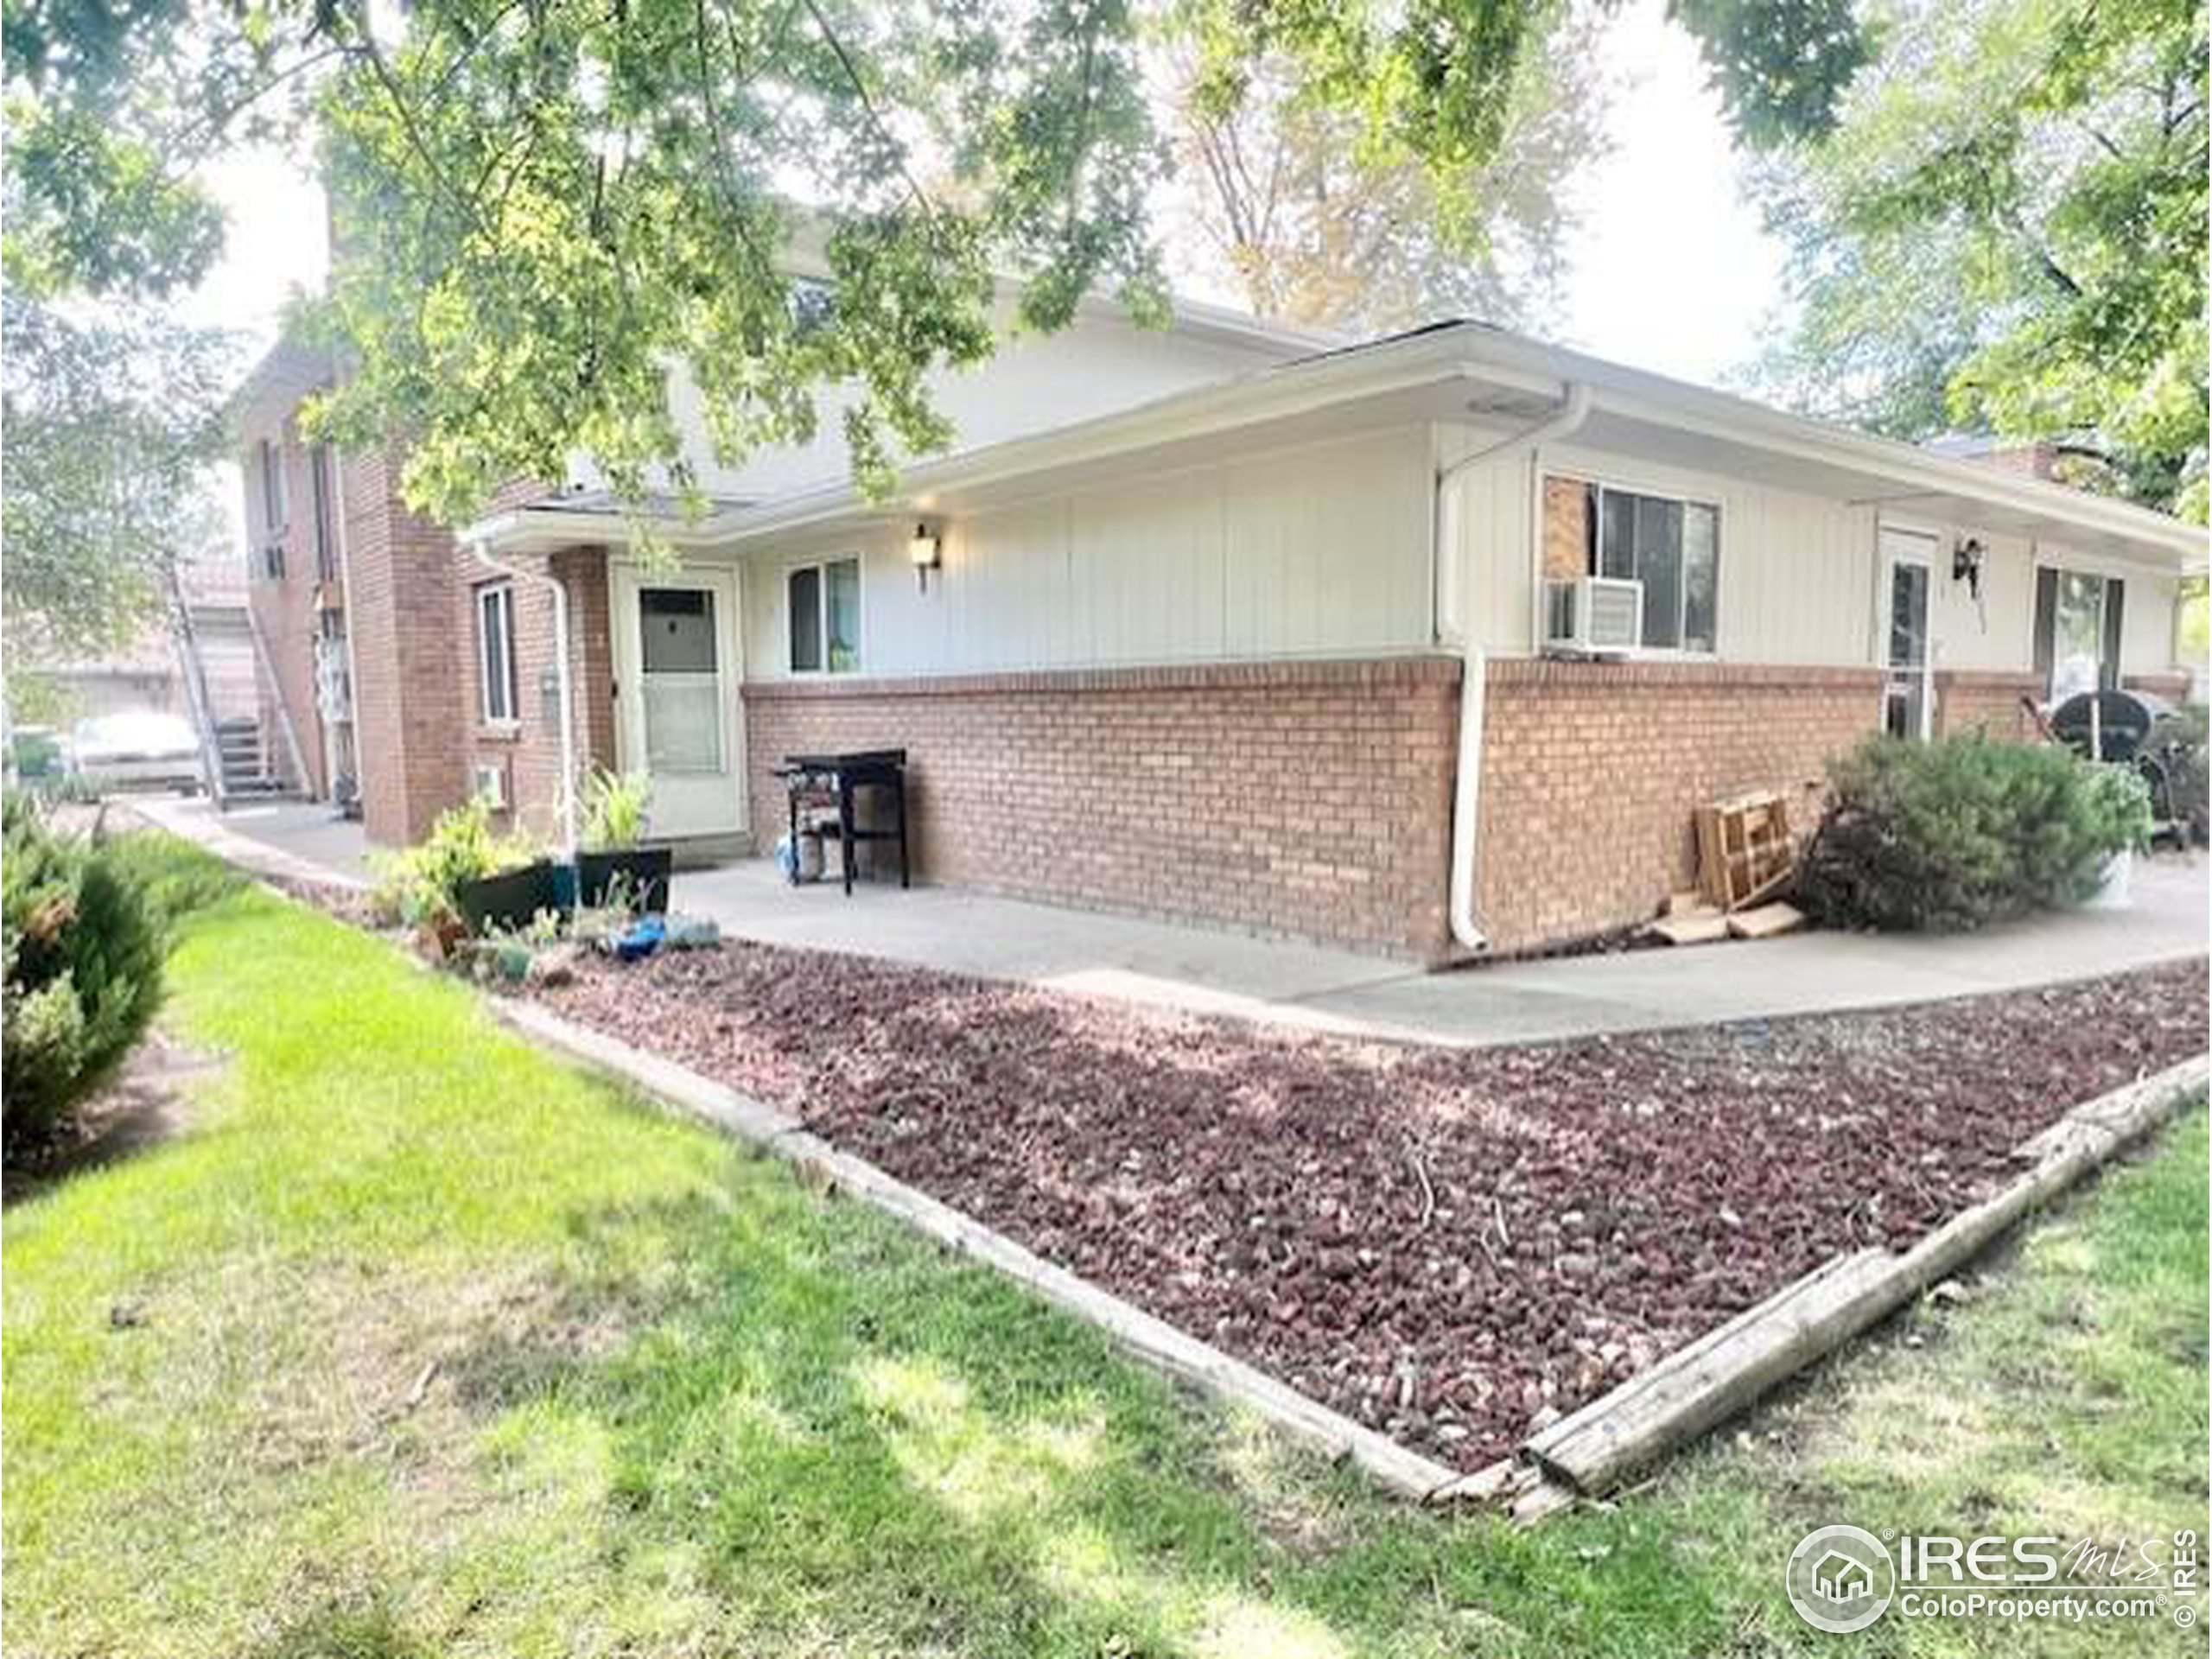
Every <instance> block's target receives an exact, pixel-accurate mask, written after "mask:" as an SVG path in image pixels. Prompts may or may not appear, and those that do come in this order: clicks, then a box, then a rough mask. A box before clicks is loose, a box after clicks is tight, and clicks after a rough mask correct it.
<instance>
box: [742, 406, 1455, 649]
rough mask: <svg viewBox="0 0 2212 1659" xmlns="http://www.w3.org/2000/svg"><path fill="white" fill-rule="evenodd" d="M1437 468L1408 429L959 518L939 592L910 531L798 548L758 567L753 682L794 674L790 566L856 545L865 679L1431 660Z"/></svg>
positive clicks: (804, 540) (750, 623) (798, 540)
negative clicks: (910, 541) (1424, 654)
mask: <svg viewBox="0 0 2212 1659" xmlns="http://www.w3.org/2000/svg"><path fill="white" fill-rule="evenodd" d="M1427 463H1428V442H1427V433H1426V431H1425V430H1424V429H1421V428H1418V427H1407V428H1402V429H1394V430H1390V431H1385V432H1376V433H1371V434H1368V435H1363V436H1361V437H1358V438H1356V439H1349V440H1344V441H1341V442H1332V443H1326V444H1317V445H1306V446H1302V447H1300V448H1294V449H1285V450H1277V451H1274V452H1270V453H1268V454H1261V455H1255V456H1250V457H1246V458H1243V459H1240V460H1236V461H1224V462H1222V463H1220V464H1218V465H1214V466H1208V467H1196V468H1192V469H1191V470H1188V471H1185V472H1179V473H1173V474H1159V475H1156V476H1154V477H1151V478H1147V479H1143V480H1136V481H1133V482H1128V483H1122V484H1116V485H1113V486H1107V487H1102V488H1097V489H1091V490H1084V491H1078V492H1071V493H1066V494H1062V495H1055V496H1051V497H1047V498H1045V499H1040V500H1038V501H1034V502H1030V503H1025V504H1023V505H1019V506H1010V507H999V508H993V509H991V510H989V511H987V512H975V513H972V514H966V515H959V516H955V517H953V518H949V519H945V520H942V521H939V523H940V528H941V530H942V532H943V537H944V565H943V568H942V569H939V570H938V571H935V572H932V573H931V576H930V582H929V588H928V591H927V592H926V593H925V592H923V591H922V590H921V588H920V586H919V584H918V582H917V580H916V577H915V574H914V571H913V569H912V566H911V565H910V564H909V563H908V562H907V555H906V542H907V537H908V536H909V535H910V534H911V533H912V525H911V524H906V523H904V522H901V523H899V524H889V525H885V526H882V527H880V529H876V530H874V531H869V532H868V533H866V534H864V535H859V536H854V535H844V536H839V537H827V538H824V537H818V536H817V537H794V538H793V539H792V540H791V541H790V542H788V543H781V544H779V545H777V546H775V547H773V548H772V549H768V550H763V551H759V552H753V553H750V554H748V555H747V574H746V606H745V610H746V624H747V652H746V660H747V668H748V671H749V672H751V673H753V674H754V675H757V676H761V677H772V676H775V675H779V674H781V673H783V672H784V671H785V661H786V647H785V640H786V638H787V633H786V623H785V615H784V605H785V580H784V573H785V571H786V570H788V569H790V568H791V566H792V565H794V564H798V563H807V562H809V561H810V560H812V559H816V558H820V557H825V556H837V555H839V554H844V553H857V554H859V555H860V556H861V558H862V561H863V567H862V568H863V574H862V578H861V586H862V595H861V609H862V623H861V629H862V639H861V657H862V663H861V671H862V672H863V673H866V674H871V675H925V674H964V673H986V672H996V671H1009V670H1020V669H1038V668H1078V667H1091V666H1103V665H1111V664H1142V663H1168V662H1191V661H1221V660H1236V659H1239V658H1266V657H1284V656H1353V655H1360V654H1365V653H1370V652H1371V653H1376V654H1383V653H1390V652H1406V651H1417V650H1421V649H1424V648H1426V647H1427V646H1428V645H1430V644H1431V643H1432V638H1433V636H1432V627H1431V620H1430V608H1431V607H1430V575H1429V563H1428V515H1429V499H1430V497H1429V486H1428V464H1427Z"/></svg>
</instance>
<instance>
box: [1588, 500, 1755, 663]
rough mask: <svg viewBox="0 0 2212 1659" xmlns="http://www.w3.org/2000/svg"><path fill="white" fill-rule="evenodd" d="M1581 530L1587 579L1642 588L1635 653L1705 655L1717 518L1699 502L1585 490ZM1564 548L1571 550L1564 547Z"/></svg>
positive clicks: (1713, 601)
mask: <svg viewBox="0 0 2212 1659" xmlns="http://www.w3.org/2000/svg"><path fill="white" fill-rule="evenodd" d="M1586 488H1587V490H1588V496H1587V499H1586V502H1585V506H1584V514H1583V523H1584V525H1585V526H1586V529H1585V534H1586V537H1588V555H1589V564H1590V571H1591V574H1592V575H1599V576H1622V577H1629V578H1632V579H1634V580H1636V581H1637V582H1642V583H1643V645H1644V646H1645V648H1646V649H1647V650H1651V651H1702V652H1709V651H1711V650H1712V649H1713V625H1714V613H1715V609H1716V606H1717V590H1718V587H1719V564H1720V510H1719V508H1718V507H1715V506H1713V505H1708V504H1707V503H1705V502H1701V501H1677V500H1675V499H1670V498H1669V497H1666V496H1658V495H1638V494H1635V493H1631V492H1630V491H1627V490H1616V489H1610V488H1608V487H1607V486H1605V485H1602V484H1592V485H1589V486H1586ZM1570 545H1572V543H1570Z"/></svg>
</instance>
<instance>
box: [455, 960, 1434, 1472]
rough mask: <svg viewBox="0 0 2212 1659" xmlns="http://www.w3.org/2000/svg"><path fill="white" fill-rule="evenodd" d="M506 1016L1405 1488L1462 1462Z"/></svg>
mask: <svg viewBox="0 0 2212 1659" xmlns="http://www.w3.org/2000/svg"><path fill="white" fill-rule="evenodd" d="M492 1006H493V1008H494V1009H496V1010H497V1011H498V1013H499V1017H500V1018H501V1019H503V1020H505V1021H506V1022H507V1023H508V1024H509V1025H511V1026H512V1027H515V1029H517V1030H518V1031H519V1032H522V1033H524V1034H525V1035H527V1036H529V1037H531V1038H534V1039H537V1041H539V1042H542V1043H543V1044H545V1045H546V1046H549V1047H552V1048H556V1049H558V1050H559V1051H561V1052H563V1053H564V1054H567V1055H568V1056H569V1057H570V1058H574V1059H576V1060H581V1061H582V1062H583V1063H584V1064H586V1065H590V1066H592V1067H593V1068H594V1069H595V1070H598V1071H604V1072H607V1073H609V1074H611V1075H613V1076H614V1077H619V1078H620V1079H621V1080H623V1081H624V1082H626V1083H627V1084H631V1085H632V1087H634V1088H637V1089H640V1090H644V1091H645V1093H647V1094H650V1095H653V1096H658V1098H660V1099H662V1100H664V1101H667V1102H668V1103H671V1104H672V1105H675V1106H677V1107H680V1108H682V1109H683V1110H685V1111H688V1112H690V1113H692V1114H693V1115H694V1116H698V1117H702V1118H703V1119H705V1120H706V1121H707V1122H710V1123H712V1124H714V1125H715V1126H716V1127H717V1128H721V1129H723V1130H725V1131H727V1132H728V1133H729V1134H731V1135H735V1136H737V1137H738V1138H739V1139H740V1140H742V1141H747V1142H749V1143H751V1144H753V1145H754V1146H757V1147H760V1148H761V1149H762V1150H763V1151H766V1152H768V1153H770V1154H773V1155H774V1156H776V1157H778V1158H781V1159H784V1160H786V1161H787V1162H789V1163H791V1165H792V1166H794V1167H795V1168H797V1169H798V1171H799V1173H801V1175H802V1176H803V1177H804V1178H805V1179H810V1180H811V1181H813V1182H814V1183H816V1184H817V1185H821V1186H824V1187H827V1188H829V1189H831V1190H833V1191H840V1192H846V1193H848V1194H849V1195H851V1196H852V1197H854V1198H860V1199H862V1200H864V1201H865V1202H867V1203H868V1204H871V1205H874V1206H875V1207H876V1208H877V1209H879V1210H881V1211H885V1212H886V1213H887V1214H889V1215H893V1216H896V1217H898V1218H899V1220H901V1221H903V1222H905V1223H906V1224H907V1225H909V1226H911V1227H913V1228H915V1229H917V1230H919V1231H921V1232H923V1233H925V1234H926V1235H928V1236H930V1237H931V1238H933V1239H935V1240H937V1241H938V1243H940V1244H944V1245H945V1246H948V1247H949V1248H950V1249H955V1250H957V1251H959V1252H960V1253H962V1254H963V1255H970V1256H973V1257H975V1258H976V1260H977V1261H979V1262H983V1263H985V1264H986V1265H988V1266H989V1267H992V1268H996V1269H997V1270H998V1271H999V1272H1001V1273H1003V1274H1006V1275H1007V1277H1008V1278H1010V1279H1013V1280H1014V1281H1017V1282H1019V1283H1020V1284H1023V1285H1026V1286H1027V1287H1029V1288H1030V1289H1031V1290H1033V1291H1034V1292H1036V1293H1037V1294H1039V1295H1040V1296H1042V1297H1043V1298H1044V1299H1045V1300H1046V1301H1048V1302H1050V1303H1052V1305H1053V1306H1056V1307H1059V1308H1061V1309H1063V1310H1065V1312H1067V1313H1072V1314H1075V1315H1076V1316H1077V1317H1078V1318H1080V1319H1084V1320H1085V1321H1086V1322H1088V1323H1089V1324H1090V1325H1094V1326H1096V1328H1097V1329H1098V1330H1100V1331H1101V1332H1104V1333H1105V1335H1106V1336H1107V1337H1108V1338H1110V1339H1111V1340H1112V1341H1113V1342H1115V1343H1116V1344H1118V1345H1119V1346H1120V1347H1121V1348H1122V1349H1123V1350H1124V1351H1127V1352H1128V1353H1129V1354H1130V1355H1132V1356H1134V1357H1136V1358H1138V1359H1140V1360H1142V1361H1143V1362H1144V1363H1147V1364H1148V1365H1151V1366H1153V1367H1154V1368H1155V1369H1157V1370H1162V1371H1165V1372H1166V1373H1167V1374H1168V1375H1169V1376H1173V1377H1176V1378H1178V1379H1179V1380H1181V1381H1183V1382H1185V1383H1191V1384H1192V1385H1194V1386H1196V1387H1197V1388H1198V1389H1201V1390H1202V1391H1204V1392H1205V1393H1207V1394H1209V1395H1212V1396H1213V1397H1215V1398H1216V1399H1218V1400H1222V1401H1224V1402H1228V1403H1229V1404H1230V1405H1233V1406H1238V1407H1242V1408H1244V1409H1246V1410H1248V1411H1250V1412H1253V1413H1255V1414H1257V1415H1258V1416H1260V1417H1262V1418H1263V1419H1264V1420H1266V1421H1268V1422H1270V1423H1273V1424H1274V1425H1275V1426H1276V1427H1280V1428H1281V1429H1284V1430H1286V1431H1287V1432H1288V1433H1291V1434H1292V1435H1294V1436H1295V1437H1297V1438H1298V1439H1300V1440H1304V1441H1306V1443H1308V1444H1309V1445H1312V1446H1315V1447H1317V1448H1319V1450H1320V1451H1322V1452H1325V1453H1327V1454H1328V1455H1329V1456H1331V1457H1332V1458H1348V1459H1351V1461H1352V1462H1353V1463H1355V1464H1357V1465H1359V1466H1360V1467H1361V1468H1362V1469H1363V1470H1365V1471H1367V1473H1368V1474H1369V1475H1370V1476H1372V1477H1373V1478H1374V1479H1375V1480H1376V1482H1378V1483H1379V1484H1381V1485H1383V1487H1385V1488H1386V1489H1388V1490H1389V1491H1393V1492H1395V1493H1397V1494H1398V1495H1399V1496H1401V1497H1410V1498H1414V1499H1416V1500H1421V1499H1427V1498H1428V1497H1433V1495H1435V1494H1436V1493H1438V1492H1440V1491H1442V1490H1444V1489H1445V1488H1446V1487H1449V1486H1452V1485H1454V1484H1457V1483H1458V1482H1459V1480H1460V1479H1461V1478H1462V1477H1461V1475H1460V1473H1459V1471H1458V1470H1456V1469H1452V1468H1449V1467H1447V1466H1446V1465H1443V1464H1440V1463H1438V1462H1436V1461H1435V1460H1433V1459H1430V1458H1425V1457H1423V1456H1422V1455H1421V1453H1420V1452H1414V1451H1411V1450H1409V1449H1408V1448H1407V1447H1405V1446H1400V1445H1399V1444H1398V1443H1397V1442H1396V1441H1395V1440H1391V1439H1390V1438H1389V1437H1388V1436H1387V1435H1384V1434H1382V1433H1377V1432H1376V1430H1374V1429H1371V1428H1369V1427H1366V1426H1365V1425H1364V1424H1361V1423H1357V1422H1354V1421H1352V1420H1351V1418H1349V1417H1346V1416H1344V1415H1343V1414H1341V1413H1338V1412H1336V1411H1332V1410H1331V1409H1330V1408H1328V1407H1326V1406H1324V1405H1322V1404H1320V1403H1319V1402H1317V1401H1313V1400H1309V1399H1307V1398H1306V1396H1305V1395H1302V1394H1300V1393H1299V1392H1298V1391H1297V1390H1296V1389H1292V1388H1289V1387H1287V1386H1286V1385H1284V1384H1283V1383H1278V1382H1276V1381H1275V1380H1274V1378H1273V1377H1271V1376H1268V1375H1267V1374H1266V1373H1265V1372H1263V1371H1260V1370H1255V1368H1254V1367H1252V1366H1250V1365H1248V1364H1246V1363H1244V1362H1243V1361H1242V1360H1240V1359H1236V1358H1233V1357H1230V1355H1228V1354H1225V1353H1223V1352H1222V1351H1220V1350H1219V1349H1217V1348H1216V1347H1214V1346H1213V1345H1212V1344H1209V1343H1204V1342H1200V1341H1199V1340H1198V1338H1195V1337H1192V1336H1190V1335H1188V1334H1187V1333H1185V1332H1182V1331H1179V1330H1177V1329H1176V1328H1175V1327H1174V1326H1173V1325H1169V1324H1168V1323H1167V1322H1166V1320H1165V1319H1159V1318H1157V1317H1155V1316H1154V1315H1153V1314H1150V1313H1146V1312H1145V1311H1144V1310H1143V1309H1142V1308H1140V1307H1138V1306H1135V1305H1134V1304H1132V1303H1129V1302H1127V1301H1124V1300H1122V1299H1121V1298H1120V1297H1118V1296H1116V1295H1114V1294H1111V1293H1110V1292H1108V1291H1104V1290H1102V1289H1100V1288H1099V1287H1097V1286H1096V1285H1093V1284H1091V1283H1090V1281H1087V1280H1084V1279H1080V1278H1078V1277H1077V1276H1076V1275H1075V1274H1072V1273H1070V1272H1068V1271H1067V1269H1065V1268H1059V1267H1056V1266H1054V1265H1053V1264H1052V1262H1047V1261H1046V1260H1045V1259H1044V1258H1043V1257H1041V1256H1039V1255H1036V1254H1034V1253H1033V1252H1032V1251H1031V1250H1029V1249H1027V1248H1026V1247H1024V1246H1022V1245H1020V1244H1018V1243H1015V1242H1014V1240H1012V1239H1010V1238H1008V1237H1007V1236H1005V1235H1004V1234H1002V1233H1000V1232H998V1231H996V1230H994V1229H992V1228H989V1227H987V1226H985V1225H984V1224H982V1222H980V1221H977V1220H976V1219H974V1218H973V1217H969V1216H967V1215H964V1214H963V1213H962V1212H961V1211H957V1210H955V1209H953V1208H952V1207H951V1206H950V1205H945V1204H943V1203H940V1202H939V1201H938V1199H936V1198H931V1197H930V1196H929V1195H928V1194H927V1193H925V1192H920V1191H918V1189H916V1188H914V1187H912V1186H909V1185H906V1183H905V1182H904V1181H901V1180H899V1179H896V1178H895V1177H893V1176H891V1175H888V1174H887V1173H884V1172H883V1171H882V1170H880V1169H878V1168H877V1167H876V1166H874V1164H871V1163H868V1161H866V1160H863V1159H860V1158H855V1157H854V1156H853V1155H852V1154H850V1153H846V1152H841V1151H839V1150H838V1149H837V1148H836V1147H833V1146H831V1145H830V1144H829V1142H828V1141H823V1140H822V1139H821V1138H820V1137H819V1136H817V1135H813V1134H810V1133H809V1132H808V1130H807V1129H806V1128H804V1125H802V1124H801V1123H800V1122H799V1121H798V1119H797V1118H795V1117H793V1116H791V1115H790V1114H789V1113H786V1112H783V1111H779V1110H778V1109H776V1108H774V1107H772V1106H769V1105H767V1104H766V1103H762V1102H760V1101H757V1100H753V1099H752V1098H750V1097H748V1096H745V1095H741V1094H740V1093H739V1092H738V1091H737V1090H734V1089H730V1088H728V1087H726V1086H725V1085H723V1084H719V1083H715V1082H714V1081H713V1080H712V1079H710V1078H707V1077H701V1076H700V1075H699V1074H698V1073H697V1072H696V1071H690V1070H689V1069H688V1068H686V1067H684V1066H681V1065H677V1064H675V1063H674V1062H673V1061H671V1060H665V1059H663V1058H660V1057H659V1056H658V1055H652V1054H647V1053H645V1052H642V1051H640V1050H639V1049H636V1048H633V1047H632V1046H630V1045H628V1044H627V1043H624V1042H621V1041H620V1040H618V1039H615V1038H612V1037H607V1036H605V1035H602V1034H601V1033H598V1032H595V1031H591V1030H588V1029H587V1028H586V1027H582V1026H579V1025H576V1024H575V1023H574V1022H572V1021H570V1020H564V1019H563V1018H562V1017H561V1016H560V1015H559V1014H554V1013H553V1012H551V1011H550V1009H547V1008H544V1007H539V1006H538V1005H537V1004H535V1003H531V1002H525V1001H515V1000H512V999H509V998H505V997H494V998H493V999H492Z"/></svg>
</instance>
